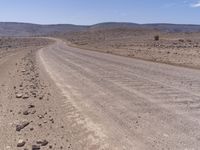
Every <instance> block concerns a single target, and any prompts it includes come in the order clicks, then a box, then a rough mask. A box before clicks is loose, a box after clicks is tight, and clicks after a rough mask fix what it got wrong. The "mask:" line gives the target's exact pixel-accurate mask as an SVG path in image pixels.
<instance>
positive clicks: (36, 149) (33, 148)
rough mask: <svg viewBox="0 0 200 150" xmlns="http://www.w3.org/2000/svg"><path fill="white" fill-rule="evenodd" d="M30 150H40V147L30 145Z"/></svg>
mask: <svg viewBox="0 0 200 150" xmlns="http://www.w3.org/2000/svg"><path fill="white" fill-rule="evenodd" d="M32 150H40V146H39V145H32Z"/></svg>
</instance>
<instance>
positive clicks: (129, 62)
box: [39, 40, 200, 150]
mask: <svg viewBox="0 0 200 150" xmlns="http://www.w3.org/2000/svg"><path fill="white" fill-rule="evenodd" d="M39 56H40V59H41V62H42V64H43V65H44V66H45V68H46V70H47V72H48V73H49V74H50V76H51V77H52V79H53V80H54V81H55V83H56V84H57V86H58V87H59V88H60V90H61V91H62V93H63V95H64V96H65V97H66V103H65V106H63V107H66V109H67V110H68V111H67V112H68V113H67V114H66V117H67V118H69V120H70V121H69V126H70V127H71V130H72V134H73V136H74V141H75V143H76V144H77V147H79V148H81V149H120V150H121V149H126V150H132V149H134V150H147V149H148V150H165V149H166V150H169V149H172V150H196V149H199V147H200V71H198V70H193V69H188V68H183V67H176V66H170V65H166V64H159V63H153V62H147V61H142V60H137V59H131V58H126V57H120V56H115V55H110V54H105V53H98V52H94V51H87V50H81V49H78V48H72V47H69V46H67V45H66V44H65V43H64V42H62V41H60V40H57V42H56V43H55V44H53V45H51V46H49V47H47V48H43V49H42V50H40V51H39Z"/></svg>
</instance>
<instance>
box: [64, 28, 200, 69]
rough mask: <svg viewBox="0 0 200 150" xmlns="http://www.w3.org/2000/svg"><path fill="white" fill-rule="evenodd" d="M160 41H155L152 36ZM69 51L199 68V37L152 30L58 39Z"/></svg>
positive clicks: (97, 31) (93, 32) (122, 30)
mask: <svg viewBox="0 0 200 150" xmlns="http://www.w3.org/2000/svg"><path fill="white" fill-rule="evenodd" d="M156 35H159V36H160V40H159V41H155V40H154V36H156ZM61 38H62V39H64V40H67V41H69V44H70V45H71V46H73V47H79V48H82V49H89V50H94V51H99V52H106V53H112V54H116V55H121V56H127V57H132V58H139V59H144V60H149V61H154V62H161V63H167V64H173V65H181V66H187V67H194V68H200V63H199V62H200V33H177V32H176V33H169V32H161V31H158V30H153V29H141V28H133V29H128V28H115V29H93V30H87V31H83V32H73V33H71V34H66V35H63V36H61Z"/></svg>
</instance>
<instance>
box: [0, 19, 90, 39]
mask: <svg viewBox="0 0 200 150" xmlns="http://www.w3.org/2000/svg"><path fill="white" fill-rule="evenodd" d="M85 28H87V27H86V26H76V25H71V24H58V25H38V24H29V23H14V22H0V36H42V35H51V34H56V33H62V32H65V33H66V32H71V31H80V30H83V29H85Z"/></svg>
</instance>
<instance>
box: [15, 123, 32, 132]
mask: <svg viewBox="0 0 200 150" xmlns="http://www.w3.org/2000/svg"><path fill="white" fill-rule="evenodd" d="M29 124H30V123H29V122H28V121H23V122H22V123H20V124H18V125H16V131H18V132H19V131H21V130H22V129H24V128H25V127H26V126H28V125H29Z"/></svg>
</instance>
